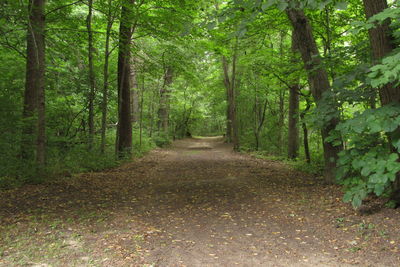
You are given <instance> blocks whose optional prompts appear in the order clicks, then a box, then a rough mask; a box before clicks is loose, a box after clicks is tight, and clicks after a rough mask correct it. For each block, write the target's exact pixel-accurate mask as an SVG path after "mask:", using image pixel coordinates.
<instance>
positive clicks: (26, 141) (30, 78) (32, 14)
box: [21, 0, 46, 169]
mask: <svg viewBox="0 0 400 267" xmlns="http://www.w3.org/2000/svg"><path fill="white" fill-rule="evenodd" d="M28 12H29V18H28V28H27V60H26V82H25V93H24V107H23V119H24V126H23V129H22V142H21V157H22V159H24V160H28V161H33V160H36V163H37V166H38V168H39V169H42V168H43V167H44V165H45V161H46V128H45V88H44V87H45V34H44V32H45V27H46V24H45V15H44V14H45V0H30V1H29V7H28ZM35 139H36V140H35Z"/></svg>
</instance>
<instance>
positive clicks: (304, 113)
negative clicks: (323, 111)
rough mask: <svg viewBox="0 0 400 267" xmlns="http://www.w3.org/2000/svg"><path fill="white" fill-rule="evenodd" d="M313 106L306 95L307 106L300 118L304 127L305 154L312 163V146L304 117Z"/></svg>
mask: <svg viewBox="0 0 400 267" xmlns="http://www.w3.org/2000/svg"><path fill="white" fill-rule="evenodd" d="M310 108H311V103H310V100H308V98H307V97H306V108H305V109H304V110H303V112H301V113H300V118H301V121H302V124H301V125H302V128H303V145H304V155H305V157H306V161H307V163H311V156H310V148H309V145H308V128H307V124H306V122H305V120H304V117H305V115H306V113H307V112H308V111H309V110H310Z"/></svg>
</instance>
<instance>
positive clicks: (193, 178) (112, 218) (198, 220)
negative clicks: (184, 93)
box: [0, 138, 400, 267]
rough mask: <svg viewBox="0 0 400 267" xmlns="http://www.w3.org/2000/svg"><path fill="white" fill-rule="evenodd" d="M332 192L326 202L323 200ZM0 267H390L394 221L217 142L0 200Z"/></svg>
mask: <svg viewBox="0 0 400 267" xmlns="http://www.w3.org/2000/svg"><path fill="white" fill-rule="evenodd" d="M332 192H334V193H332ZM0 197H1V198H2V200H1V201H0V215H2V217H0V230H1V232H2V233H3V235H2V236H1V239H0V242H2V243H3V244H2V245H3V248H1V247H2V246H1V245H0V248H1V249H0V256H1V258H0V266H22V265H25V266H26V265H28V266H190V267H192V266H350V265H353V264H357V265H361V266H398V262H399V261H400V250H399V243H400V227H399V225H400V223H399V222H400V214H399V212H398V211H393V210H387V209H381V210H380V211H379V212H376V213H374V214H372V215H368V216H359V215H357V214H355V213H354V211H353V210H352V209H351V208H350V207H349V206H348V205H347V204H343V203H342V202H341V199H340V198H341V195H340V192H339V191H338V189H337V188H335V187H333V186H329V187H328V186H324V185H322V184H321V183H320V182H318V181H317V180H316V179H315V178H313V177H309V176H307V175H305V174H303V173H300V172H298V171H294V170H292V169H290V168H288V167H287V166H285V165H284V164H282V163H280V162H275V161H267V160H261V159H255V158H253V157H250V156H248V155H244V154H240V153H234V152H232V148H231V146H229V145H227V144H224V143H223V142H222V140H221V139H220V138H202V139H185V140H180V141H176V142H174V143H173V145H172V146H171V147H170V148H168V149H157V150H155V151H153V152H151V153H150V154H149V155H147V156H145V157H144V158H142V159H140V160H136V161H134V162H131V163H127V164H125V165H123V166H121V167H120V168H117V169H113V170H109V171H106V172H101V173H88V174H82V175H80V176H78V177H76V178H73V179H65V180H62V181H58V182H55V183H51V184H46V185H36V186H29V187H25V188H21V189H17V190H11V191H6V192H1V193H0Z"/></svg>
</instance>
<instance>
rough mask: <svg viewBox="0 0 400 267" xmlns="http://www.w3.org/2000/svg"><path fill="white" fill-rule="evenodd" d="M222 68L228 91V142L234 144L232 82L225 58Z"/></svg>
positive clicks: (223, 57) (224, 58)
mask: <svg viewBox="0 0 400 267" xmlns="http://www.w3.org/2000/svg"><path fill="white" fill-rule="evenodd" d="M222 68H223V71H224V85H225V89H226V99H227V106H226V142H228V143H232V116H231V109H232V107H231V98H232V97H231V89H230V88H231V80H230V78H229V65H228V61H227V59H226V57H225V56H222Z"/></svg>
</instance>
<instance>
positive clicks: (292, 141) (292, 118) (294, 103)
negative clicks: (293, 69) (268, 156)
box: [288, 84, 300, 159]
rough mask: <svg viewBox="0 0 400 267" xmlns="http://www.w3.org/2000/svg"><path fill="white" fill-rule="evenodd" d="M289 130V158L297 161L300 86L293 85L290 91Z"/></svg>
mask: <svg viewBox="0 0 400 267" xmlns="http://www.w3.org/2000/svg"><path fill="white" fill-rule="evenodd" d="M289 90H290V91H289V130H288V158H289V159H295V158H297V156H298V153H299V127H298V123H299V91H300V88H299V85H298V84H293V86H291V87H290V89H289Z"/></svg>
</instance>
